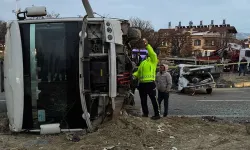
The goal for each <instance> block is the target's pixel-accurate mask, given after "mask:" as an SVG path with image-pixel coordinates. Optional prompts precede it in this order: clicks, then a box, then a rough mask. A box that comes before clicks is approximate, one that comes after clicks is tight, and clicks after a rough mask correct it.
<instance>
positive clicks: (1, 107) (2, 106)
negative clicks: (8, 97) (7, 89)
mask: <svg viewBox="0 0 250 150" xmlns="http://www.w3.org/2000/svg"><path fill="white" fill-rule="evenodd" d="M1 112H6V103H5V96H4V93H2V92H0V113H1Z"/></svg>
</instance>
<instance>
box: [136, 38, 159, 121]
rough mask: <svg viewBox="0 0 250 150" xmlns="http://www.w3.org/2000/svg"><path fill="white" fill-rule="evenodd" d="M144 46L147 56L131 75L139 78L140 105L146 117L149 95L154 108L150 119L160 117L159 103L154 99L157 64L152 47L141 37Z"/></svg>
mask: <svg viewBox="0 0 250 150" xmlns="http://www.w3.org/2000/svg"><path fill="white" fill-rule="evenodd" d="M143 42H144V44H145V47H146V49H147V51H148V58H147V59H145V60H144V61H142V62H141V63H140V66H139V67H138V70H137V71H136V72H135V73H133V76H134V77H135V78H137V79H138V80H139V87H138V90H139V95H140V98H141V106H142V112H143V117H148V115H149V111H148V104H147V96H149V97H150V99H151V102H152V105H153V108H154V113H155V114H154V116H152V117H151V119H153V120H156V119H160V112H159V105H158V101H157V100H156V85H155V77H156V68H157V64H158V59H157V55H156V53H155V52H154V50H153V48H152V47H151V45H150V44H148V41H147V40H146V39H143Z"/></svg>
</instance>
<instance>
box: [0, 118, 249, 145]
mask: <svg viewBox="0 0 250 150" xmlns="http://www.w3.org/2000/svg"><path fill="white" fill-rule="evenodd" d="M156 129H157V130H158V131H159V132H156ZM65 134H66V133H65ZM65 134H59V135H51V136H42V135H41V136H37V135H32V134H17V135H15V136H13V135H1V138H0V149H3V150H4V149H12V148H14V149H15V148H16V149H18V150H20V149H23V150H26V149H27V150H31V149H44V150H52V149H84V150H100V149H106V150H126V149H128V150H133V149H136V150H137V149H138V150H140V149H151V150H154V149H170V150H171V149H172V150H178V149H191V150H192V149H216V150H222V149H248V147H250V143H249V142H248V141H249V140H250V136H249V135H247V134H246V125H245V124H233V123H232V124H229V123H222V122H210V121H203V120H202V119H198V118H187V117H169V118H164V119H160V120H151V119H150V118H141V117H135V116H127V115H124V116H121V117H119V118H117V120H112V121H110V122H108V123H106V124H103V125H101V126H100V127H99V129H98V130H97V131H96V132H94V133H91V134H85V133H81V134H80V133H67V134H66V138H65ZM69 140H70V141H73V142H69ZM236 141H237V142H236ZM177 145H178V149H177V147H176V146H177Z"/></svg>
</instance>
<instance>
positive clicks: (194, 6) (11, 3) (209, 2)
mask: <svg viewBox="0 0 250 150" xmlns="http://www.w3.org/2000/svg"><path fill="white" fill-rule="evenodd" d="M0 1H1V3H0V19H1V20H10V19H15V15H14V14H13V13H12V10H13V9H15V7H16V5H15V4H16V3H15V1H16V0H0ZM89 1H90V3H91V5H92V8H93V10H94V12H97V13H98V14H101V15H105V16H108V17H116V18H117V17H119V18H123V19H129V18H130V17H140V18H142V19H144V20H149V21H151V22H152V24H153V25H154V27H155V29H157V30H158V29H159V28H167V27H168V22H170V21H171V22H172V26H175V25H178V22H179V21H181V22H182V25H188V22H189V21H190V20H192V21H193V23H194V24H195V25H198V24H199V22H200V20H203V24H209V23H210V22H211V20H214V24H221V23H222V20H223V19H226V23H228V24H231V25H234V26H235V27H236V28H237V30H238V32H247V33H250V19H249V12H250V0H89ZM32 5H37V6H46V7H47V11H48V12H51V11H54V12H56V13H60V14H61V16H62V17H72V16H77V15H84V14H85V10H84V8H83V6H82V3H81V0H19V1H18V6H19V7H21V8H23V9H24V8H25V7H27V6H32Z"/></svg>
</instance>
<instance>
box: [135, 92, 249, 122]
mask: <svg viewBox="0 0 250 150" xmlns="http://www.w3.org/2000/svg"><path fill="white" fill-rule="evenodd" d="M135 97H136V107H138V108H140V99H139V94H138V92H136V94H135ZM148 104H149V109H150V113H151V115H153V109H152V105H151V101H150V99H149V98H148ZM162 105H163V104H162ZM249 108H250V89H243V88H229V89H214V91H213V93H212V94H211V95H208V94H205V92H204V93H202V92H201V93H199V94H196V95H194V96H190V95H188V94H179V93H171V94H170V98H169V115H170V116H176V115H177V116H189V117H199V116H217V117H227V118H232V117H240V118H242V117H244V118H250V109H249ZM162 110H163V108H162Z"/></svg>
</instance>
